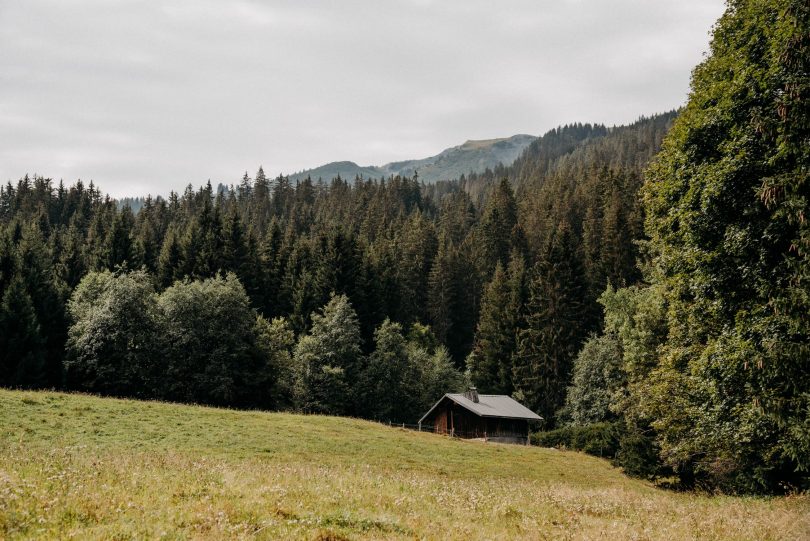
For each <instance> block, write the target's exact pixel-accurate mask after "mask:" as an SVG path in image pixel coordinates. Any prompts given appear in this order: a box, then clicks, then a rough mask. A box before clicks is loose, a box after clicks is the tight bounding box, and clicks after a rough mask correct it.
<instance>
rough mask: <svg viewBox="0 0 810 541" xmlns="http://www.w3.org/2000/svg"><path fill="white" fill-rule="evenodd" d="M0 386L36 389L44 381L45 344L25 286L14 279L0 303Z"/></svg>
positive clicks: (19, 280)
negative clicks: (0, 330) (1, 330)
mask: <svg viewBox="0 0 810 541" xmlns="http://www.w3.org/2000/svg"><path fill="white" fill-rule="evenodd" d="M0 329H3V332H2V333H0V385H2V386H4V387H39V386H42V385H43V384H44V383H45V381H46V371H45V340H44V339H43V338H42V334H41V330H40V325H39V321H37V314H36V311H35V310H34V305H33V303H32V302H31V297H29V296H28V292H27V291H26V289H25V283H24V282H23V280H22V278H21V277H20V276H19V275H17V276H15V277H14V278H13V279H12V280H11V283H10V284H9V285H8V287H7V288H6V291H5V293H4V294H3V297H2V302H0Z"/></svg>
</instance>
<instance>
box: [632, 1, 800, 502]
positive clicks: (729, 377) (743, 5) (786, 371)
mask: <svg viewBox="0 0 810 541" xmlns="http://www.w3.org/2000/svg"><path fill="white" fill-rule="evenodd" d="M809 74H810V6H808V4H807V2H806V1H800V0H787V1H781V0H780V1H777V0H758V1H752V0H733V1H730V2H729V8H728V10H727V11H726V13H725V15H724V16H723V17H722V18H721V19H720V21H719V23H718V25H717V27H716V28H715V31H714V38H713V40H712V45H711V54H710V56H709V57H708V58H707V59H706V60H705V61H704V62H703V63H702V64H701V65H699V66H698V67H697V68H696V69H695V71H694V74H693V78H692V92H691V94H690V99H689V102H688V104H687V105H686V107H685V109H684V110H683V112H682V113H681V115H680V116H679V118H678V120H677V121H676V123H675V125H674V126H673V129H672V131H671V133H670V135H669V136H668V138H667V140H666V142H665V144H664V148H663V151H662V152H661V154H660V155H659V157H658V158H657V160H656V161H655V163H654V165H653V166H652V167H651V169H650V171H649V175H648V176H649V182H648V184H647V186H646V189H645V190H644V196H645V199H644V200H645V204H646V208H647V212H648V217H647V232H648V234H649V236H650V239H651V242H650V248H651V253H652V256H653V265H652V267H651V269H650V272H649V276H648V279H649V281H650V282H652V283H653V284H655V285H656V287H658V288H659V290H660V292H661V295H662V297H663V299H664V300H665V302H666V303H667V304H668V309H667V317H666V323H667V329H668V332H667V336H666V340H665V341H664V342H663V343H662V344H661V347H660V350H659V354H658V356H657V359H656V361H657V363H656V366H655V368H654V369H653V370H652V371H651V372H650V379H649V383H648V385H646V386H644V387H643V388H642V387H639V388H638V391H639V392H638V393H635V394H634V395H633V396H632V398H633V399H634V401H635V404H636V406H635V407H636V409H638V410H643V411H645V412H647V414H648V415H649V416H651V417H652V418H653V419H654V423H653V425H654V426H655V428H656V430H657V431H658V441H659V443H660V446H661V457H662V458H663V459H664V460H665V461H666V463H668V464H670V465H672V466H673V467H674V468H676V469H677V470H678V471H679V472H685V474H686V475H689V476H691V475H694V476H695V477H696V478H697V480H698V482H703V483H708V484H711V485H713V486H719V487H722V488H724V489H727V490H742V491H759V490H765V491H773V490H784V489H786V488H789V487H791V486H793V487H796V486H800V487H801V486H804V487H806V486H808V473H807V472H808V471H810V421H808V419H810V416H808V411H810V318H808V314H810V290H809V289H808V284H810V281H808V277H809V276H810V262H809V261H808V253H810V251H808V249H809V248H810V221H808V220H807V219H806V217H807V214H808V201H810V178H809V176H808V175H809V174H808V170H809V167H810V144H808V140H809V138H810V109H809V108H808V107H807V103H808V99H810V75H809Z"/></svg>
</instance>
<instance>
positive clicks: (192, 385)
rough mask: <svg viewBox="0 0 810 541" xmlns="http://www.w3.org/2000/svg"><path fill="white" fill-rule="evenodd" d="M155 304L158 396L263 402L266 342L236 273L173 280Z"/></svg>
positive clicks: (269, 382) (271, 376)
mask: <svg viewBox="0 0 810 541" xmlns="http://www.w3.org/2000/svg"><path fill="white" fill-rule="evenodd" d="M157 306H158V309H159V322H160V329H161V330H160V333H161V335H162V336H163V337H164V341H163V347H164V352H163V354H162V358H163V359H164V363H165V380H164V381H163V389H164V390H163V392H162V395H163V396H164V397H166V398H168V399H169V400H175V401H182V402H197V403H203V404H215V405H223V406H224V405H233V406H242V407H250V406H259V405H264V404H265V403H268V402H269V400H268V399H269V398H270V397H269V396H268V391H269V389H270V388H271V387H272V386H273V385H274V384H275V381H274V380H275V377H276V374H275V371H274V368H275V367H274V366H272V364H270V362H269V361H268V359H267V358H266V354H267V353H268V346H267V345H266V343H265V344H262V345H260V344H259V343H258V340H257V328H256V325H257V324H256V314H255V312H254V311H253V310H252V309H251V307H250V300H249V299H248V296H247V294H246V293H245V290H244V288H243V287H242V284H241V283H240V282H239V280H238V278H237V277H236V275H234V274H230V273H229V274H228V275H227V276H225V277H222V276H217V277H214V278H209V279H206V280H202V281H193V282H177V283H175V284H174V285H173V286H171V287H170V288H168V289H166V291H164V292H163V293H161V295H160V297H159V298H158V301H157ZM265 332H266V331H265Z"/></svg>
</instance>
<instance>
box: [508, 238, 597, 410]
mask: <svg viewBox="0 0 810 541" xmlns="http://www.w3.org/2000/svg"><path fill="white" fill-rule="evenodd" d="M532 274H533V276H532V278H531V281H530V283H529V298H528V301H527V303H526V316H525V321H524V324H523V328H522V329H521V330H520V332H519V333H518V339H517V349H516V351H515V355H514V357H513V360H512V377H513V381H514V385H515V396H516V397H517V398H518V399H519V400H522V401H524V402H525V403H526V405H527V406H528V407H529V408H531V409H532V410H533V411H536V412H537V413H538V414H539V415H540V416H541V417H543V418H544V419H546V420H550V419H553V418H554V414H555V412H556V411H557V410H558V409H559V408H560V406H562V404H563V401H564V399H565V388H566V386H567V384H568V382H569V378H570V372H571V366H572V364H573V361H574V357H575V356H576V353H577V351H579V348H580V346H581V345H582V342H583V341H584V338H585V332H586V329H587V327H586V325H585V323H586V310H585V303H584V298H585V295H586V291H585V284H584V281H583V271H582V267H581V263H580V259H579V255H578V254H577V246H576V243H575V240H574V236H573V233H572V231H571V229H570V227H569V226H568V225H567V224H565V223H563V224H560V226H559V227H558V230H557V233H556V235H555V237H554V239H553V240H552V244H551V246H550V248H549V251H548V253H547V254H546V256H545V258H544V260H542V261H540V262H539V263H537V265H536V266H535V268H534V269H533V271H532Z"/></svg>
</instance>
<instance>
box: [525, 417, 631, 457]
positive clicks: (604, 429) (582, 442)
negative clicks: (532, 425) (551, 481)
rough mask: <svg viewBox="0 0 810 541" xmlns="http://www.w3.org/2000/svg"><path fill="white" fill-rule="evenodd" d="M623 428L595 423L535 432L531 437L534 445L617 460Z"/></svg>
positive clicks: (616, 425)
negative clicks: (571, 450)
mask: <svg viewBox="0 0 810 541" xmlns="http://www.w3.org/2000/svg"><path fill="white" fill-rule="evenodd" d="M621 437H622V429H621V426H620V425H618V424H616V423H594V424H588V425H585V426H570V427H564V428H558V429H556V430H549V431H547V432H535V433H534V434H532V435H531V443H532V445H540V446H542V447H557V448H561V449H573V450H575V451H582V452H583V453H588V454H589V455H594V456H599V457H604V458H616V456H617V455H618V454H619V440H620V439H621Z"/></svg>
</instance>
